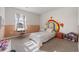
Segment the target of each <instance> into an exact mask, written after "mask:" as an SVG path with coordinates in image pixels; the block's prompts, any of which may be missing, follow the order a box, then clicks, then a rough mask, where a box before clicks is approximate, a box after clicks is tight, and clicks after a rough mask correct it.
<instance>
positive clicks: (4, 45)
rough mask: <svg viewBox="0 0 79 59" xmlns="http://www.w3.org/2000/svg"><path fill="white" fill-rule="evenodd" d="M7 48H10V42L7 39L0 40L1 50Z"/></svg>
mask: <svg viewBox="0 0 79 59" xmlns="http://www.w3.org/2000/svg"><path fill="white" fill-rule="evenodd" d="M7 46H8V40H6V39H3V40H0V50H5V49H6V48H7Z"/></svg>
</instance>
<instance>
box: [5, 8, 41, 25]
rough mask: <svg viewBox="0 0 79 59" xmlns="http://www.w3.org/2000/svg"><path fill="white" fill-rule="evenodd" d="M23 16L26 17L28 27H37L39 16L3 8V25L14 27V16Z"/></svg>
mask: <svg viewBox="0 0 79 59" xmlns="http://www.w3.org/2000/svg"><path fill="white" fill-rule="evenodd" d="M16 13H19V14H24V15H25V16H26V23H27V24H28V25H39V24H40V19H39V15H37V14H34V13H30V12H27V11H23V10H19V9H16V8H13V7H12V8H11V7H9V8H5V19H6V20H5V22H6V23H5V24H6V25H14V24H15V14H16Z"/></svg>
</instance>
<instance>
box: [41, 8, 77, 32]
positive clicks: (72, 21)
mask: <svg viewBox="0 0 79 59" xmlns="http://www.w3.org/2000/svg"><path fill="white" fill-rule="evenodd" d="M50 16H52V17H53V19H56V21H58V22H63V23H64V27H63V28H62V29H61V30H60V31H61V32H64V33H68V32H78V30H77V25H78V24H77V9H76V8H59V9H57V10H52V11H50V12H47V13H45V14H42V15H41V17H40V23H41V28H42V27H44V25H45V24H46V22H47V21H48V20H49V18H50Z"/></svg>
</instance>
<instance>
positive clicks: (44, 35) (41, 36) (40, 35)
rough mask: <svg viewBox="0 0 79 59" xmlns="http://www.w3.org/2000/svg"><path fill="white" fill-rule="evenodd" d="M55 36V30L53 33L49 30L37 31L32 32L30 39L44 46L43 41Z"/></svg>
mask: <svg viewBox="0 0 79 59" xmlns="http://www.w3.org/2000/svg"><path fill="white" fill-rule="evenodd" d="M54 36H55V32H54V31H53V32H52V33H49V32H47V31H45V32H36V33H31V35H30V39H32V40H34V41H36V42H37V43H38V44H39V45H40V46H42V43H43V42H46V41H48V40H50V39H51V38H53V37H54Z"/></svg>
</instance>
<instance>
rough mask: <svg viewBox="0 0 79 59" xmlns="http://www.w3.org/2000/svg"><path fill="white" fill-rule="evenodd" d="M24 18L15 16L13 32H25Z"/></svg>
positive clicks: (20, 15)
mask: <svg viewBox="0 0 79 59" xmlns="http://www.w3.org/2000/svg"><path fill="white" fill-rule="evenodd" d="M25 25H26V17H25V16H24V15H22V14H15V30H16V31H25V29H26V27H25Z"/></svg>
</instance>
